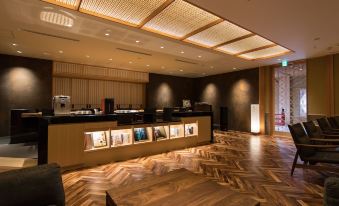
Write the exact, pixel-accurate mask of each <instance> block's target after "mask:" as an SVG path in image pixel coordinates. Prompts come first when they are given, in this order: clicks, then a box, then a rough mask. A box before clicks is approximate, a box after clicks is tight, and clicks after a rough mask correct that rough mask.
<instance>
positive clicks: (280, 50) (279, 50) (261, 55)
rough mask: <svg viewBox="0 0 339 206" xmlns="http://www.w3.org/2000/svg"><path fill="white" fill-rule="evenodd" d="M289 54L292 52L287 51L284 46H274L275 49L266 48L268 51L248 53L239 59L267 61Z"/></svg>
mask: <svg viewBox="0 0 339 206" xmlns="http://www.w3.org/2000/svg"><path fill="white" fill-rule="evenodd" d="M289 52H290V50H288V49H286V48H284V47H282V46H279V45H277V46H274V47H270V48H266V49H262V50H258V51H254V52H250V53H246V54H241V55H239V57H242V58H245V59H250V60H253V59H265V58H271V57H276V56H281V55H284V54H287V53H289Z"/></svg>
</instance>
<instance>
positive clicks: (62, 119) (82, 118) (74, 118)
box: [41, 112, 213, 125]
mask: <svg viewBox="0 0 339 206" xmlns="http://www.w3.org/2000/svg"><path fill="white" fill-rule="evenodd" d="M133 114H139V115H140V114H142V113H119V114H107V115H66V116H43V117H41V119H43V120H45V121H47V123H48V124H66V123H85V122H104V121H118V125H133V124H149V123H150V124H151V123H166V122H165V121H155V122H137V121H136V122H126V123H125V122H121V123H120V119H121V117H123V116H131V115H133ZM144 114H146V113H144ZM147 114H149V113H147ZM212 114H213V112H173V113H172V116H173V117H174V118H173V120H172V122H175V121H180V119H179V117H195V116H211V115H212ZM176 117H177V118H176Z"/></svg>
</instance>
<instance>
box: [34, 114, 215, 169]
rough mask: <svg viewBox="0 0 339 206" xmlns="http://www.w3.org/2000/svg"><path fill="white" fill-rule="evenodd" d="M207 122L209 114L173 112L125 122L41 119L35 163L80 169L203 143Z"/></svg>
mask: <svg viewBox="0 0 339 206" xmlns="http://www.w3.org/2000/svg"><path fill="white" fill-rule="evenodd" d="M211 120H212V112H181V113H179V112H178V113H173V119H172V121H153V122H131V123H127V124H126V123H120V122H119V121H118V115H116V114H113V115H99V116H96V115H84V116H60V117H57V116H49V117H43V118H42V119H41V122H40V141H39V147H38V148H39V149H38V150H39V152H38V162H39V164H43V163H52V162H56V163H58V164H59V165H60V166H61V167H63V168H67V167H82V166H91V165H97V164H103V163H108V162H114V161H123V160H128V159H132V158H137V157H141V156H148V155H154V154H159V153H163V152H168V151H172V150H176V149H183V148H188V147H194V146H198V145H203V144H208V143H210V142H211V141H212V124H211Z"/></svg>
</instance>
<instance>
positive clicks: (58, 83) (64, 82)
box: [53, 77, 72, 96]
mask: <svg viewBox="0 0 339 206" xmlns="http://www.w3.org/2000/svg"><path fill="white" fill-rule="evenodd" d="M71 85H72V80H71V79H70V78H61V77H54V78H53V96H54V95H71V94H72V91H71V88H72V86H71Z"/></svg>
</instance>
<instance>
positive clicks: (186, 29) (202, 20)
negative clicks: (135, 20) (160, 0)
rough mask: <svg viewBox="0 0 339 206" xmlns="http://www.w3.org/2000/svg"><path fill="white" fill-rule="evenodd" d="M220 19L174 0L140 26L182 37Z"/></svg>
mask: <svg viewBox="0 0 339 206" xmlns="http://www.w3.org/2000/svg"><path fill="white" fill-rule="evenodd" d="M218 19H220V18H219V17H217V16H215V15H213V14H210V13H208V12H206V11H204V10H202V9H200V8H198V7H195V6H193V5H192V4H189V3H187V2H185V1H182V0H176V1H174V2H173V3H172V4H171V5H169V6H168V7H167V8H165V9H164V10H163V11H162V12H160V13H159V14H158V15H156V16H155V17H154V18H153V19H151V20H150V21H149V22H147V23H146V24H145V26H143V27H142V28H143V29H145V30H148V31H152V32H155V33H160V34H162V35H166V36H170V37H173V38H182V37H184V36H185V35H187V34H189V33H190V32H193V31H195V30H197V29H199V28H201V27H203V26H205V25H207V24H209V23H212V22H214V21H216V20H218Z"/></svg>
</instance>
